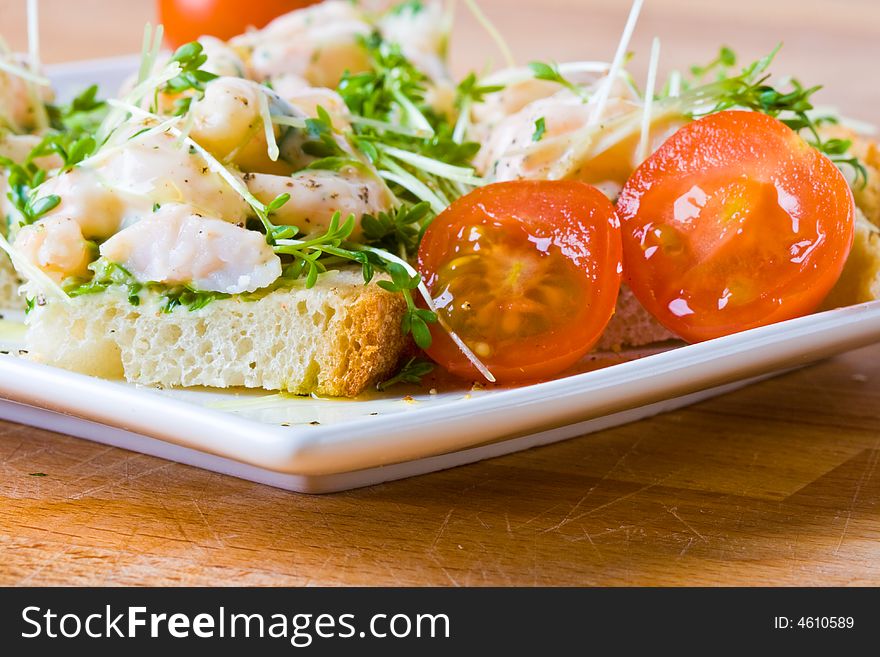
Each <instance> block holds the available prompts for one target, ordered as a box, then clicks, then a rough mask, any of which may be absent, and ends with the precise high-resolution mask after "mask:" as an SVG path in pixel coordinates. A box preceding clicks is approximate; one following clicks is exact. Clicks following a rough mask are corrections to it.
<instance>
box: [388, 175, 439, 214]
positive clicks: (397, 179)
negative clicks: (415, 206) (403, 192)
mask: <svg viewBox="0 0 880 657" xmlns="http://www.w3.org/2000/svg"><path fill="white" fill-rule="evenodd" d="M379 175H380V176H381V177H382V179H383V180H386V181H388V182H393V183H397V184H398V185H400V186H401V187H403V188H404V189H407V190H409V191H411V192H412V193H413V194H415V195H416V197H417V198H418V199H419V200H420V201H427V202H428V204H429V205H430V206H431V209H432V210H433V211H434V212H435V213H440V212H443V210H445V209H446V204H445V203H443V201H442V200H441V199H440V198H439V197H438V196H437V195H436V194H435V193H434V192H432V191H431V189H430V188H429V187H428V186H427V185H425V184H424V183H423V182H421V181H420V180H419V179H418V178H416V177H415V176H412V175H409V174H407V175H402V174H397V173H394V172H393V171H385V170H382V171H379Z"/></svg>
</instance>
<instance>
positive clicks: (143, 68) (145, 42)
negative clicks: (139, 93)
mask: <svg viewBox="0 0 880 657" xmlns="http://www.w3.org/2000/svg"><path fill="white" fill-rule="evenodd" d="M152 45H153V26H152V25H151V24H150V23H147V24H146V25H144V38H143V39H142V40H141V65H140V67H139V68H138V76H137V83H136V84H140V83H141V82H143V81H144V80H146V79H147V75H148V74H149V71H148V70H147V68H148V66H149V61H148V57H147V54H148V53H149V52H150V49H151V48H152Z"/></svg>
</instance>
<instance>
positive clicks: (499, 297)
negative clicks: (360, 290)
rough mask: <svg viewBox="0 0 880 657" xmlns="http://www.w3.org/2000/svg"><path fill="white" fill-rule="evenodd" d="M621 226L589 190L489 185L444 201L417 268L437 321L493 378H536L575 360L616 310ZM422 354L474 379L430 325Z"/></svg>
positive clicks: (547, 184)
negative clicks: (427, 343) (435, 308)
mask: <svg viewBox="0 0 880 657" xmlns="http://www.w3.org/2000/svg"><path fill="white" fill-rule="evenodd" d="M620 249H621V247H620V225H619V222H618V220H617V216H616V214H615V212H614V207H613V206H612V205H611V202H610V201H608V199H607V198H605V196H604V195H603V194H602V193H601V192H599V191H598V190H597V189H596V188H595V187H592V186H590V185H587V184H586V183H582V182H575V181H547V180H543V181H526V180H518V181H514V182H504V183H496V184H494V185H488V186H486V187H483V188H480V189H477V190H475V191H473V192H471V193H470V194H468V195H467V196H464V197H462V198H460V199H459V200H457V201H456V202H455V203H453V204H452V205H450V206H449V207H448V208H447V209H446V210H445V211H444V212H443V213H441V214H440V215H439V216H438V217H437V218H436V219H435V220H434V221H433V222H432V223H431V225H430V226H429V227H428V229H427V231H425V235H424V238H423V239H422V243H421V246H420V247H419V270H420V272H421V274H422V276H423V278H424V280H425V283H426V285H427V286H428V289H429V290H430V291H431V295H432V296H433V297H434V299H435V302H436V304H437V306H438V311H439V314H440V316H441V318H442V319H443V320H445V321H446V323H448V325H449V326H450V327H451V328H452V329H453V330H454V331H455V332H456V333H458V335H459V336H460V337H461V338H462V339H463V340H464V342H465V343H466V344H467V345H468V346H469V347H470V348H471V349H472V350H473V352H474V353H475V354H476V355H477V356H478V357H479V358H480V360H481V361H482V362H483V363H484V364H485V365H486V366H487V367H488V368H489V369H490V370H491V371H492V373H493V374H494V375H495V377H496V379H497V380H498V381H499V382H516V381H528V380H537V379H542V378H546V377H549V376H552V375H554V374H557V373H559V372H561V371H562V370H564V369H565V368H567V367H569V366H571V365H572V364H574V363H575V362H576V361H577V360H578V359H579V358H581V357H582V356H583V355H584V354H585V353H586V352H587V351H589V349H590V347H592V346H593V345H594V344H595V343H596V341H597V340H598V339H599V336H600V335H602V331H603V330H604V329H605V325H606V324H607V323H608V320H609V319H610V318H611V315H612V313H613V312H614V305H615V303H616V301H617V292H618V289H619V287H620V276H621V263H620V258H621V251H620ZM431 333H432V336H433V344H432V345H431V348H430V349H428V355H429V356H431V358H433V359H434V360H435V361H437V362H438V363H440V364H441V365H442V366H443V367H445V368H446V369H448V370H449V371H451V372H452V373H454V374H457V375H459V376H462V377H469V378H479V375H478V374H477V372H476V370H475V368H474V367H473V366H472V365H471V364H470V362H469V361H468V360H467V359H466V358H465V356H464V355H463V354H462V353H461V351H460V350H459V348H458V347H457V346H456V345H455V344H454V343H453V341H452V340H451V339H450V338H449V336H448V335H447V334H446V332H445V331H444V330H443V329H442V328H440V327H439V326H438V325H437V324H433V325H431Z"/></svg>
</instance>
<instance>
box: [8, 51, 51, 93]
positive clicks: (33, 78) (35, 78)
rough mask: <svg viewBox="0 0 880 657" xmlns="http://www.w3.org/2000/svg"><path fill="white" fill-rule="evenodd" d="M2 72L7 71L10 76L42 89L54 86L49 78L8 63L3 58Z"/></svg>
mask: <svg viewBox="0 0 880 657" xmlns="http://www.w3.org/2000/svg"><path fill="white" fill-rule="evenodd" d="M0 71H6V72H7V73H9V74H10V75H14V76H16V77H19V78H21V79H22V80H26V81H28V82H33V83H34V84H38V85H40V86H42V87H48V86H50V85H51V84H52V83H51V82H50V81H49V78H46V77H43V76H42V75H39V74H37V73H34V72H33V71H29V70H28V69H26V68H23V67H21V66H16V65H15V64H13V63H11V62H8V61H6V60H5V59H2V58H0Z"/></svg>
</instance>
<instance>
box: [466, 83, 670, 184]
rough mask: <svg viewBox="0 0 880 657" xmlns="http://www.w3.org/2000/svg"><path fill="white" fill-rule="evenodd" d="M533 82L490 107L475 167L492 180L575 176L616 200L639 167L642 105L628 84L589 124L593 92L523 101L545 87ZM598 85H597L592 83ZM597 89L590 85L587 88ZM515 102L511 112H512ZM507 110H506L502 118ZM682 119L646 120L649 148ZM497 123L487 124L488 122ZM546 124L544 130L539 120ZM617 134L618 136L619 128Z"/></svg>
mask: <svg viewBox="0 0 880 657" xmlns="http://www.w3.org/2000/svg"><path fill="white" fill-rule="evenodd" d="M537 82H540V81H536V80H529V81H527V83H518V84H519V86H520V89H519V91H516V90H514V91H515V93H513V94H511V95H508V96H507V97H506V98H505V97H503V94H496V96H498V98H497V99H496V100H494V101H492V103H489V104H487V105H488V106H487V107H482V108H480V109H481V111H484V112H486V114H485V115H484V116H485V117H486V119H487V121H488V122H487V123H486V124H484V125H483V126H481V127H478V128H477V130H478V131H479V130H480V129H481V128H482V130H483V132H482V141H483V144H484V146H483V148H482V149H481V151H480V153H479V154H478V155H477V158H476V160H475V164H476V166H477V169H478V170H479V171H481V173H483V174H484V175H486V176H488V177H490V178H492V179H493V180H497V181H502V180H514V179H517V178H533V179H534V178H574V179H577V180H584V181H585V182H589V183H591V184H594V185H596V186H597V187H599V188H600V189H602V190H603V191H604V192H605V193H606V194H607V195H608V196H609V197H611V198H614V197H616V195H617V194H618V192H619V191H620V188H621V187H622V185H623V183H624V182H625V181H626V180H627V178H628V177H629V176H630V175H631V174H632V172H633V171H634V170H635V168H636V167H637V166H638V165H639V164H640V162H638V161H637V157H638V153H637V150H638V142H639V132H638V126H639V124H640V119H641V110H642V106H641V103H639V102H637V101H636V100H634V99H632V95H631V93H630V92H629V89H628V87H626V86H625V85H624V84H622V83H621V84H619V85H618V86H617V87H616V88H615V90H614V92H613V94H612V96H611V98H610V100H608V102H607V104H606V105H605V108H604V110H603V112H602V121H601V123H600V124H599V125H597V126H596V127H595V128H591V127H590V119H591V115H592V113H593V107H594V99H595V96H594V95H590V96H589V98H590V99H589V100H588V101H586V102H585V101H584V99H583V98H582V97H581V96H580V95H578V94H575V93H574V92H572V91H571V90H569V89H565V88H563V89H561V90H559V86H558V85H556V89H557V91H556V92H555V93H553V94H551V95H546V96H542V97H538V98H536V99H534V100H528V98H529V96H535V95H540V94H542V93H543V92H544V91H546V90H547V87H546V86H543V85H546V84H548V83H542V85H540V86H536V84H535V83H537ZM597 84H598V83H597ZM594 89H595V87H594V88H593V89H588V90H587V93H588V94H591V92H592V91H593V90H594ZM516 107H519V109H518V110H516V111H511V110H513V109H514V108H516ZM505 112H509V113H507V114H506V115H505ZM679 118H680V117H677V116H674V115H669V114H658V116H657V118H656V119H655V120H654V121H653V122H652V125H651V141H650V142H649V145H650V147H651V150H653V149H654V148H656V147H658V146H659V145H660V144H662V143H663V141H664V140H665V138H666V137H667V136H668V135H669V134H670V132H671V131H674V130H675V129H677V128H678V127H679V125H680V121H679ZM493 120H494V121H497V122H496V123H494V124H493V123H491V121H493ZM539 121H542V122H543V125H544V132H543V135H541V136H539V137H536V136H535V135H536V125H537V123H538V122H539ZM618 130H619V131H620V134H619V135H618V134H617V131H618Z"/></svg>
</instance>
